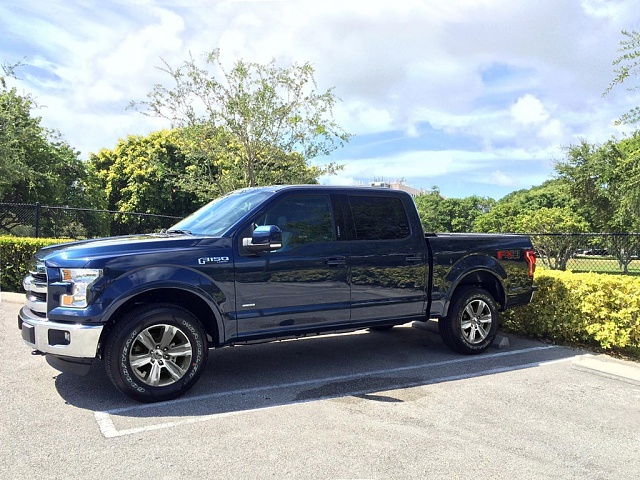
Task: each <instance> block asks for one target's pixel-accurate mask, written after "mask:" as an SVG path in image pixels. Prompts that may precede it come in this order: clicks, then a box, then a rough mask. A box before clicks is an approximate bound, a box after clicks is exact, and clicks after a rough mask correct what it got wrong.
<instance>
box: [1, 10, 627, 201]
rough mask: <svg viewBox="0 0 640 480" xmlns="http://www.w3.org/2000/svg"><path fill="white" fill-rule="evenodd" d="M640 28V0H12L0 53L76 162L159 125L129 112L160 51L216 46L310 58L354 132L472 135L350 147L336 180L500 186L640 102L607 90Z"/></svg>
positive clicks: (174, 58)
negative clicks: (505, 165)
mask: <svg viewBox="0 0 640 480" xmlns="http://www.w3.org/2000/svg"><path fill="white" fill-rule="evenodd" d="M639 24H640V9H638V8H637V0H611V1H609V0H607V1H605V0H581V1H578V0H575V1H574V0H571V1H562V2H558V1H557V0H539V1H537V2H513V1H510V0H466V1H458V2H442V1H436V0H403V1H401V2H399V1H397V0H369V1H364V0H361V1H360V0H340V1H338V0H329V1H326V2H317V1H312V0H298V1H257V0H249V1H230V0H228V1H220V2H209V1H205V0H189V1H177V2H176V1H169V0H140V1H136V2H133V3H132V2H110V1H105V2H100V3H90V4H88V3H83V2H65V1H62V0H51V1H49V2H39V1H36V0H20V1H19V2H18V1H17V0H8V1H7V2H4V3H3V4H2V5H0V59H1V60H3V61H9V62H11V61H16V60H20V59H22V58H23V57H26V63H28V64H29V65H32V66H33V67H34V70H33V71H32V72H31V71H30V73H29V75H27V76H25V80H24V87H25V89H27V90H28V91H30V92H31V93H33V94H35V95H36V97H37V98H38V100H39V102H40V103H42V104H44V105H46V106H47V108H46V109H43V110H41V111H40V112H39V113H40V114H41V115H42V117H43V123H44V124H45V125H46V126H48V127H53V128H57V129H59V130H60V131H61V132H62V133H63V134H64V135H65V136H66V138H67V139H68V140H69V141H70V143H71V144H72V145H73V146H74V147H76V148H79V149H81V150H82V151H83V155H84V156H85V157H86V156H87V154H88V152H90V151H97V150H99V149H100V148H101V147H108V148H113V147H114V146H115V143H116V141H117V139H118V138H119V137H122V136H125V135H126V134H127V133H132V134H146V133H148V131H149V130H151V129H155V128H159V127H160V126H165V125H164V123H163V122H160V121H158V120H155V119H148V118H146V117H142V116H141V115H140V114H138V113H136V112H134V111H131V110H125V108H124V107H125V106H126V104H127V103H128V102H129V100H141V99H144V97H145V95H146V93H147V92H149V91H150V90H151V89H152V88H153V85H154V84H156V83H167V82H168V81H169V80H170V78H169V77H168V76H167V75H166V74H164V73H162V72H160V71H159V70H157V69H156V68H155V67H157V66H159V65H160V64H161V61H160V58H163V59H165V60H166V61H167V62H168V63H169V64H170V65H172V66H177V65H178V64H180V63H181V62H182V61H183V60H185V59H187V57H188V55H189V52H191V53H192V54H193V55H194V56H195V57H196V58H199V55H200V54H201V53H202V52H205V51H210V50H211V49H213V48H216V47H220V48H221V52H222V58H223V61H224V62H225V63H226V64H227V65H230V64H231V63H232V62H234V61H235V60H236V59H239V58H243V59H245V60H248V61H258V62H266V61H269V60H270V59H271V58H275V59H276V60H277V62H278V64H279V65H282V66H286V65H288V64H290V63H291V62H298V63H302V62H306V61H309V62H311V63H312V65H313V66H314V68H315V69H316V80H317V82H318V87H319V88H320V89H323V90H324V89H326V88H329V87H332V86H334V87H335V93H336V94H337V95H338V96H340V97H341V98H342V99H343V103H342V104H339V105H338V107H337V108H336V111H335V113H336V119H337V121H338V122H339V123H340V124H341V125H343V126H344V127H345V128H346V129H347V131H350V132H352V133H356V134H360V135H362V136H365V135H371V136H375V135H376V134H385V135H389V132H394V133H395V134H397V132H404V133H405V134H407V141H411V142H418V141H420V139H421V137H420V134H421V131H422V129H421V126H422V125H423V124H425V123H428V124H429V125H430V126H431V127H432V128H433V129H435V130H437V131H438V132H439V133H441V134H442V135H441V137H442V138H446V139H449V138H450V139H456V138H458V137H462V136H464V137H465V138H471V139H473V141H474V142H475V143H476V144H477V145H478V147H477V149H476V151H474V152H469V151H466V150H464V149H462V148H460V147H457V146H456V145H455V144H454V145H451V143H452V142H454V140H449V141H446V142H444V140H443V142H444V143H445V144H446V145H445V146H443V147H438V148H436V147H437V146H434V145H429V144H425V145H422V146H416V145H413V144H412V146H411V147H407V148H404V149H402V150H404V151H403V152H395V154H388V153H384V154H380V155H378V156H376V155H371V154H369V153H368V152H367V153H365V154H355V153H354V154H353V155H349V154H348V153H347V154H346V155H344V156H346V157H349V158H350V160H346V162H347V163H348V165H347V169H345V171H344V172H343V173H342V174H341V177H340V178H342V179H343V180H344V181H347V180H349V179H357V178H361V177H362V176H364V177H371V176H372V175H376V176H385V177H387V176H388V177H389V178H396V177H406V178H414V177H415V178H425V175H428V179H427V180H425V181H431V180H433V179H434V178H435V179H437V178H441V179H442V178H444V177H445V176H448V175H459V176H463V175H465V172H469V171H474V172H476V171H478V169H480V168H483V169H485V170H484V171H483V175H482V178H483V179H487V181H491V182H495V183H496V184H500V185H508V182H509V178H510V176H511V175H512V173H511V172H507V171H505V170H504V169H502V168H500V169H497V168H495V167H493V168H492V162H498V161H501V159H505V158H517V159H520V160H519V161H522V162H525V161H528V162H541V161H542V160H545V156H546V155H549V156H550V157H547V158H546V160H549V159H550V158H554V157H557V156H558V152H559V151H560V147H562V146H563V145H568V144H570V143H575V141H577V139H578V138H579V137H584V138H587V139H593V140H592V141H603V140H605V139H606V138H608V137H610V136H611V135H612V134H619V133H620V130H619V129H618V128H617V127H614V126H613V124H612V120H614V119H615V118H617V117H619V115H620V114H621V113H623V112H624V111H626V110H627V109H628V108H629V105H637V104H640V98H638V93H636V94H633V93H629V92H627V91H626V90H624V88H621V89H617V90H615V91H614V92H612V94H611V95H609V96H607V97H605V98H602V97H601V94H602V92H603V91H604V89H605V88H606V86H607V85H608V84H609V81H610V79H611V78H612V65H611V62H612V60H613V58H615V56H616V50H617V47H618V45H617V43H618V41H619V40H620V38H621V37H620V34H619V32H620V30H621V29H622V28H627V29H633V28H636V29H637V28H638V25H639ZM441 137H438V138H441ZM375 141H376V139H375V138H372V142H375ZM467 148H469V147H467ZM407 151H409V152H407ZM347 152H348V151H347ZM513 155H516V156H515V157H513ZM361 157H365V158H361ZM425 165H428V166H429V168H428V172H427V173H423V172H425V169H424V166H425ZM537 165H538V167H539V165H540V164H539V163H538V164H537ZM538 169H539V170H540V171H541V175H542V174H547V175H548V174H549V173H550V171H549V167H544V168H543V167H539V168H538ZM479 177H480V176H478V178H479ZM330 181H338V180H337V179H335V178H334V179H332V180H330ZM514 181H515V182H516V183H514V184H513V185H514V186H517V185H520V183H518V181H517V180H514ZM429 186H430V185H429ZM469 193H473V192H469Z"/></svg>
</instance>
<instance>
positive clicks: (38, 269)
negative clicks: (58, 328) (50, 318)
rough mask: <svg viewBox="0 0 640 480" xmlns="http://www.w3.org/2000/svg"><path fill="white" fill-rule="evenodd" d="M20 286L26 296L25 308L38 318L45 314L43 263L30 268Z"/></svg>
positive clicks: (44, 271) (45, 289)
mask: <svg viewBox="0 0 640 480" xmlns="http://www.w3.org/2000/svg"><path fill="white" fill-rule="evenodd" d="M22 286H23V287H24V290H25V292H26V294H27V307H29V309H30V310H31V311H32V312H33V313H35V314H36V315H38V316H41V317H42V316H45V315H46V314H47V269H46V267H45V266H44V264H43V263H38V264H37V265H35V268H31V269H30V272H29V275H27V276H26V277H25V279H24V280H23V282H22Z"/></svg>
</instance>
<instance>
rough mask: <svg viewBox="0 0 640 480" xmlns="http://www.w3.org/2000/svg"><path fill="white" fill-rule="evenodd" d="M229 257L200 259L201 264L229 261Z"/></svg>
mask: <svg viewBox="0 0 640 480" xmlns="http://www.w3.org/2000/svg"><path fill="white" fill-rule="evenodd" d="M227 262H229V257H202V258H199V259H198V264H199V265H206V264H207V263H227Z"/></svg>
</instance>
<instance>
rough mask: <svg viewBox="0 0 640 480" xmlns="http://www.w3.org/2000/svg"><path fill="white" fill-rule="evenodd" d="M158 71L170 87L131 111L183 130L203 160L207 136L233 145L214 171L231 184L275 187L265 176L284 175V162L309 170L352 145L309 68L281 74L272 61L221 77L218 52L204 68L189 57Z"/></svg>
mask: <svg viewBox="0 0 640 480" xmlns="http://www.w3.org/2000/svg"><path fill="white" fill-rule="evenodd" d="M161 70H162V71H164V72H166V73H167V74H168V75H170V76H171V77H172V79H173V81H174V82H175V86H174V87H173V88H168V87H165V86H163V85H156V86H155V88H154V89H153V91H152V92H150V93H149V94H148V95H147V98H148V100H146V101H142V102H139V103H136V102H132V104H131V105H132V106H133V107H135V108H138V109H139V110H141V111H142V112H143V113H144V114H146V115H150V116H156V117H162V118H166V119H168V120H169V121H170V122H171V125H172V127H188V128H187V129H185V130H183V132H185V133H186V134H188V137H189V138H188V141H189V142H190V143H191V145H192V146H193V148H194V150H199V151H200V152H201V155H202V157H201V158H209V159H211V151H210V148H209V147H210V144H209V142H208V140H209V139H210V136H211V135H212V134H213V135H218V134H220V129H222V130H223V131H224V132H227V133H228V135H229V136H230V141H231V142H233V144H234V145H237V149H236V150H235V151H234V154H236V156H235V158H234V161H233V162H232V163H226V164H225V165H219V166H218V167H219V168H221V169H222V170H225V169H227V170H228V172H227V174H228V175H231V174H233V175H235V176H236V177H238V178H234V179H233V181H232V183H236V184H237V183H239V184H241V185H242V186H256V185H260V184H264V183H263V182H273V181H274V178H272V176H271V175H270V174H268V173H267V172H271V171H272V170H273V169H274V168H275V169H276V170H277V169H280V170H283V169H282V164H283V162H284V163H286V162H291V161H293V162H294V163H295V164H296V165H297V167H298V168H299V167H300V166H308V162H309V161H310V160H311V159H313V158H315V157H317V156H320V155H328V154H329V153H330V152H332V151H333V150H334V149H335V148H337V147H338V146H342V145H344V143H345V142H347V141H348V140H349V138H350V135H349V134H348V133H346V132H345V131H344V130H343V129H342V128H341V127H340V126H339V125H338V124H337V123H336V122H335V121H334V120H333V107H334V106H335V104H336V102H337V101H338V98H337V97H336V96H335V94H334V93H333V91H332V90H331V89H330V90H327V91H326V92H324V93H319V92H318V91H317V87H316V83H315V80H314V70H313V67H312V66H311V65H310V64H309V63H305V64H303V65H298V64H293V65H292V66H290V67H289V68H278V67H276V65H275V60H272V61H271V62H269V63H268V64H266V65H262V64H258V63H251V62H244V61H242V60H239V61H237V62H236V63H235V64H234V65H233V67H232V68H231V70H229V71H226V70H225V69H224V67H223V65H222V63H221V61H220V54H219V51H218V50H213V51H212V52H210V53H208V54H207V55H206V56H205V66H204V67H201V66H199V65H198V64H197V62H196V61H195V60H194V59H193V57H190V58H189V60H187V61H185V62H184V63H183V64H182V65H181V66H180V67H177V68H172V67H171V66H169V65H168V64H167V63H166V62H165V63H164V67H162V68H161ZM214 70H215V71H214ZM294 153H296V154H297V155H295V156H293V157H291V156H290V155H293V154H294ZM301 161H302V162H303V164H301V163H300V162H301ZM337 168H339V167H338V166H337V165H335V164H333V163H332V164H329V165H328V166H327V167H325V168H322V169H320V168H316V169H314V170H313V171H312V172H311V173H312V174H313V175H315V176H316V178H317V176H318V175H320V174H327V173H334V172H335V170H336V169H337ZM309 173H310V172H309V171H307V170H305V171H303V178H302V179H297V178H294V179H290V178H289V179H286V180H287V181H288V182H291V180H298V181H299V180H304V181H307V179H308V176H309V175H308V174H309ZM298 181H295V182H294V183H298Z"/></svg>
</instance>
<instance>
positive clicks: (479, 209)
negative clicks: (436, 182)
mask: <svg viewBox="0 0 640 480" xmlns="http://www.w3.org/2000/svg"><path fill="white" fill-rule="evenodd" d="M414 200H415V203H416V207H417V209H418V214H419V215H420V220H421V222H422V226H423V228H424V230H425V231H428V232H452V233H463V232H471V231H473V225H474V223H475V221H476V219H477V218H478V217H480V216H481V215H483V214H484V213H487V212H488V211H490V210H491V208H492V207H493V205H494V204H495V200H493V199H492V198H488V197H478V196H476V195H472V196H470V197H466V198H445V197H443V196H442V195H441V194H440V190H439V189H438V188H437V187H433V188H432V189H431V191H430V192H426V193H423V194H421V195H418V196H416V197H415V199H414Z"/></svg>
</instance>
